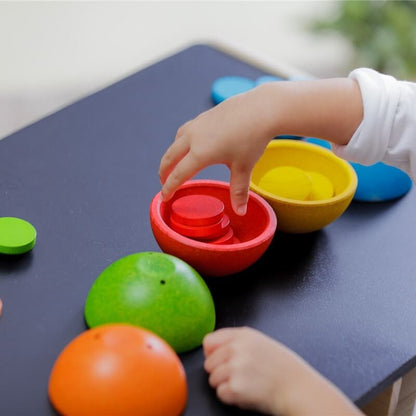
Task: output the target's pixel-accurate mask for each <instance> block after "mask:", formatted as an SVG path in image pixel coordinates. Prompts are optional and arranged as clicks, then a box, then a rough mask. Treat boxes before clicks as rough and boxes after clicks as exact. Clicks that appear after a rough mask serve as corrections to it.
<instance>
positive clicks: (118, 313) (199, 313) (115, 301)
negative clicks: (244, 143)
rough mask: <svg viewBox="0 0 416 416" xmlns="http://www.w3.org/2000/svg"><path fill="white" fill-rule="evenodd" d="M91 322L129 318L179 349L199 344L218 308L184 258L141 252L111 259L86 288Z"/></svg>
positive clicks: (183, 349)
mask: <svg viewBox="0 0 416 416" xmlns="http://www.w3.org/2000/svg"><path fill="white" fill-rule="evenodd" d="M85 320H86V322H87V325H88V326H89V327H91V328H92V327H96V326H99V325H103V324H109V323H129V324H132V325H136V326H140V327H143V328H146V329H149V330H150V331H152V332H154V333H155V334H157V335H159V336H160V337H162V338H163V339H164V340H165V341H166V342H168V343H169V344H170V345H171V346H172V348H173V349H174V350H175V351H176V352H177V353H181V352H185V351H189V350H192V349H194V348H196V347H199V346H200V345H201V344H202V339H203V338H204V336H205V335H206V334H207V333H209V332H212V331H213V329H214V327H215V307H214V301H213V299H212V296H211V293H210V291H209V289H208V286H207V285H206V283H205V282H204V280H203V279H202V277H201V276H200V275H199V274H198V272H197V271H196V270H194V269H193V268H192V267H191V266H189V265H188V264H187V263H185V262H184V261H182V260H180V259H178V258H176V257H174V256H170V255H169V254H164V253H157V252H142V253H136V254H131V255H129V256H127V257H123V258H121V259H119V260H117V261H115V262H114V263H112V264H110V266H108V267H107V268H106V269H105V270H104V271H103V272H102V273H101V274H100V275H99V276H98V278H97V280H96V281H95V282H94V284H93V285H92V287H91V289H90V292H89V293H88V297H87V301H86V304H85Z"/></svg>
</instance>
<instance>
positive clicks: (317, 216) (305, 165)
mask: <svg viewBox="0 0 416 416" xmlns="http://www.w3.org/2000/svg"><path fill="white" fill-rule="evenodd" d="M278 166H294V167H297V168H300V169H302V170H305V171H315V172H319V173H321V174H323V175H325V176H326V177H328V178H329V179H330V180H331V181H332V183H333V186H334V195H333V196H332V197H331V198H328V199H321V200H315V201H299V200H295V199H289V198H284V197H280V196H278V195H275V194H273V193H270V192H268V191H266V190H265V189H262V188H261V187H260V186H259V182H260V179H261V178H262V177H263V175H264V174H265V173H266V172H268V171H269V170H270V169H273V168H275V167H278ZM250 188H251V190H252V191H254V192H256V193H257V194H258V195H260V196H262V197H263V198H264V199H266V200H267V201H268V202H269V204H270V205H271V206H272V207H273V209H274V211H275V212H276V215H277V228H278V230H279V231H283V232H286V233H308V232H311V231H316V230H319V229H321V228H323V227H325V226H326V225H328V224H330V223H331V222H332V221H334V220H336V219H337V218H338V217H339V216H340V215H341V214H342V213H343V212H344V211H345V210H346V209H347V207H348V205H349V204H350V202H351V200H352V198H353V197H354V193H355V190H356V188H357V175H356V174H355V171H354V169H353V168H352V167H351V165H350V164H349V163H348V162H346V161H345V160H342V159H340V158H339V157H337V156H335V155H334V154H333V153H332V152H331V151H330V150H327V149H324V148H323V147H321V146H317V145H314V144H311V143H307V142H303V141H300V140H282V139H278V140H273V141H271V142H270V143H269V144H268V146H267V148H266V150H265V152H264V154H263V155H262V157H261V158H260V159H259V160H258V162H257V164H256V165H255V166H254V169H253V172H252V176H251V182H250Z"/></svg>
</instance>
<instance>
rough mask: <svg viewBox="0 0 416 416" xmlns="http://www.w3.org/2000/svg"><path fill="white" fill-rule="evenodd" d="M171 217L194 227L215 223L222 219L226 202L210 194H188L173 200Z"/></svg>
mask: <svg viewBox="0 0 416 416" xmlns="http://www.w3.org/2000/svg"><path fill="white" fill-rule="evenodd" d="M171 210H172V212H171V218H172V220H174V221H175V222H176V223H180V224H183V225H189V226H192V227H197V226H202V225H213V224H216V223H217V222H219V221H220V220H221V219H222V216H223V213H224V203H223V202H222V201H221V200H220V199H218V198H215V197H213V196H209V195H187V196H183V197H181V198H178V199H176V200H175V201H173V203H172V206H171Z"/></svg>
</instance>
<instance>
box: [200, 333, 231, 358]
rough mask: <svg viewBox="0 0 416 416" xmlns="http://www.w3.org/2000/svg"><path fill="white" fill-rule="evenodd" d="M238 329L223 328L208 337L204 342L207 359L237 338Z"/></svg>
mask: <svg viewBox="0 0 416 416" xmlns="http://www.w3.org/2000/svg"><path fill="white" fill-rule="evenodd" d="M236 330H237V329H236V328H222V329H217V330H216V331H214V332H211V333H210V334H208V335H206V336H205V338H204V340H203V341H202V345H203V348H204V354H205V357H208V356H209V355H210V354H212V353H213V352H214V350H216V349H217V348H218V347H220V346H221V345H223V344H224V343H226V342H229V341H231V340H232V339H233V338H234V336H235V331H236Z"/></svg>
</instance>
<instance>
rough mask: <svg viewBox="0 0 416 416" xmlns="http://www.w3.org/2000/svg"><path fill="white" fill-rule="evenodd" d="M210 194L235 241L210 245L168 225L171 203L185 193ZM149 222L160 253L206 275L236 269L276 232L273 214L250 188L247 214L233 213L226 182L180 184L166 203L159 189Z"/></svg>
mask: <svg viewBox="0 0 416 416" xmlns="http://www.w3.org/2000/svg"><path fill="white" fill-rule="evenodd" d="M193 194H197V195H201V194H202V195H210V196H214V197H216V198H219V199H221V201H223V203H224V206H225V210H224V212H225V213H226V214H227V215H228V216H229V218H230V223H231V227H232V228H233V230H234V234H235V236H236V237H237V239H238V240H239V242H238V243H232V244H210V243H206V242H203V241H197V240H193V239H191V238H188V237H185V236H183V235H181V234H179V233H177V232H176V231H174V230H173V229H172V228H170V227H169V217H170V212H171V205H172V202H173V201H174V200H175V199H177V198H180V197H183V196H186V195H193ZM150 224H151V227H152V231H153V235H154V236H155V238H156V241H157V243H158V244H159V247H160V248H161V249H162V251H163V252H165V253H168V254H171V255H173V256H176V257H179V258H180V259H182V260H184V261H185V262H187V263H188V264H190V265H191V266H192V267H194V268H195V269H196V270H197V271H198V272H199V273H201V274H203V275H206V276H225V275H228V274H233V273H237V272H240V271H242V270H244V269H246V268H247V267H249V266H251V265H252V264H253V263H254V262H256V261H257V260H258V259H259V258H260V257H261V256H262V255H263V253H264V252H265V251H266V250H267V248H268V247H269V245H270V243H271V241H272V239H273V236H274V234H275V232H276V225H277V220H276V214H275V213H274V211H273V209H272V208H271V207H270V205H269V204H268V203H267V202H266V201H265V200H264V199H263V198H261V197H260V196H258V195H257V194H255V193H253V192H251V191H250V193H249V200H248V205H247V214H246V215H245V216H243V217H241V216H239V215H237V214H235V213H234V211H233V210H232V207H231V201H230V186H229V184H228V183H227V182H221V181H213V180H193V181H188V182H186V183H185V184H184V185H182V186H181V187H180V188H179V189H178V191H176V193H175V196H174V197H173V198H172V199H171V200H170V201H167V202H163V201H162V199H161V193H160V192H159V193H158V194H156V196H155V197H154V198H153V200H152V202H151V204H150Z"/></svg>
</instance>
